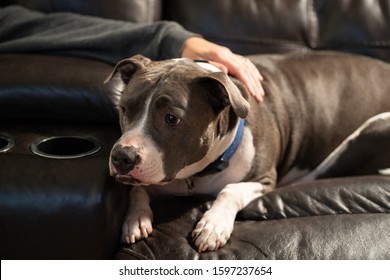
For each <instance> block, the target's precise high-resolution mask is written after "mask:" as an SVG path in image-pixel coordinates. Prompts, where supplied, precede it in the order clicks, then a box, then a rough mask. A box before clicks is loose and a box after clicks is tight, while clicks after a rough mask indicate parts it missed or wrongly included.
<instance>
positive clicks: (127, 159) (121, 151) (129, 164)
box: [111, 145, 141, 174]
mask: <svg viewBox="0 0 390 280" xmlns="http://www.w3.org/2000/svg"><path fill="white" fill-rule="evenodd" d="M140 161H141V157H140V156H139V155H138V153H137V149H136V148H134V147H133V146H130V147H122V146H120V145H116V146H115V147H114V149H113V151H112V153H111V162H112V164H113V165H114V167H115V168H116V169H117V171H118V172H120V173H123V174H125V173H127V172H129V171H131V170H133V169H134V167H135V166H136V165H137V164H139V163H140Z"/></svg>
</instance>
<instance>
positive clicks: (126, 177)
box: [115, 174, 145, 186]
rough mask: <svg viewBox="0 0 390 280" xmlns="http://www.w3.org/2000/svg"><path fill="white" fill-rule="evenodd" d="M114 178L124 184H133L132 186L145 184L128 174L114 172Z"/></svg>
mask: <svg viewBox="0 0 390 280" xmlns="http://www.w3.org/2000/svg"><path fill="white" fill-rule="evenodd" d="M115 180H116V181H117V182H119V183H122V184H124V185H133V186H141V185H145V184H143V183H142V182H141V181H140V180H138V179H136V178H134V177H131V176H129V175H121V174H116V175H115Z"/></svg>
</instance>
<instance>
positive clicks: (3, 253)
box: [0, 0, 390, 259]
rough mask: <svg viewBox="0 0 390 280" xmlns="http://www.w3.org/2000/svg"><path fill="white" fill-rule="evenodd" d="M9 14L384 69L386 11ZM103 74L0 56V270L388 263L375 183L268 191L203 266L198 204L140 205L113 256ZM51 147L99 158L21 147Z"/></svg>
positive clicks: (79, 64)
mask: <svg viewBox="0 0 390 280" xmlns="http://www.w3.org/2000/svg"><path fill="white" fill-rule="evenodd" d="M9 4H23V5H25V6H27V7H30V8H33V9H38V10H41V11H45V12H48V13H49V12H57V11H69V12H77V13H81V14H88V15H94V16H101V17H108V18H114V19H121V20H129V21H136V22H151V21H155V20H158V19H173V20H177V21H178V22H179V23H181V24H182V25H184V26H185V27H186V28H188V29H190V30H191V31H195V32H197V33H199V34H201V35H203V36H205V37H206V38H207V39H210V40H212V41H214V42H217V43H220V44H223V45H226V46H228V47H230V48H231V49H232V50H233V51H235V52H238V53H241V54H259V53H275V52H291V51H298V52H302V51H303V52H305V51H308V50H314V51H315V50H321V49H332V50H341V51H348V52H355V53H360V54H364V55H369V56H373V57H376V58H379V59H382V60H385V61H390V32H389V28H388V27H389V23H390V13H389V7H390V1H389V0H378V1H371V0H356V1H348V0H345V1H339V0H316V1H314V0H291V1H274V0H247V1H237V0H213V1H205V0H165V1H157V0H147V1H146V0H115V1H105V0H99V1H93V0H71V1H69V0H58V1H50V0H34V1H31V0H2V1H1V2H0V5H9ZM161 10H163V16H162V17H161ZM111 70H112V66H111V65H107V64H104V63H101V62H96V61H93V60H91V59H86V58H84V59H83V58H74V57H63V56H61V57H60V56H53V55H48V54H45V53H41V54H39V55H38V54H34V55H27V54H25V55H21V54H7V55H4V54H1V55H0V73H1V75H0V135H6V136H8V137H10V138H13V139H14V141H15V146H14V147H13V148H12V149H11V150H9V151H7V152H0V228H1V230H0V257H1V258H2V259H29V258H31V259H51V258H53V259H83V258H89V259H101V258H118V259H161V258H163V259H237V258H238V259H389V258H390V251H389V250H388V248H390V238H389V234H388V232H390V215H389V213H390V189H389V187H390V182H389V177H359V178H347V179H332V180H324V181H321V182H316V183H313V184H303V185H294V186H290V187H286V188H281V189H278V190H276V191H275V192H273V193H270V194H268V195H266V196H264V197H263V198H260V199H257V200H255V201H254V202H252V203H251V204H250V205H249V206H248V207H246V208H245V209H244V211H242V212H241V213H240V214H239V219H238V220H237V221H236V225H235V228H234V232H233V235H232V238H231V239H230V241H229V242H228V244H227V245H226V246H225V247H224V248H222V249H221V250H219V251H217V252H207V253H203V254H198V253H197V251H196V248H195V247H194V246H193V243H192V241H191V238H190V233H191V231H192V229H193V227H194V225H195V224H196V222H197V221H198V220H199V218H200V216H201V215H202V213H204V212H205V211H206V209H207V207H209V205H210V203H211V199H210V198H209V197H207V198H205V197H186V198H183V197H174V198H169V199H162V200H159V201H155V202H154V203H153V205H152V206H153V209H154V210H155V211H154V214H155V229H154V232H153V234H152V235H151V236H150V237H149V238H148V239H147V240H143V241H140V242H138V243H136V244H134V245H121V246H120V245H119V238H120V230H121V222H122V218H123V215H124V213H125V211H126V203H127V202H126V201H127V200H126V191H127V188H126V187H124V186H119V185H118V184H117V183H115V182H114V181H113V180H112V178H111V177H110V176H109V174H108V166H107V161H108V155H109V151H110V147H111V146H112V144H113V143H114V142H115V140H116V139H117V138H118V137H119V134H120V132H119V127H118V124H117V112H116V104H117V100H118V96H119V92H118V91H115V89H113V88H107V87H105V86H103V81H104V79H105V77H106V75H107V74H108V73H109V72H110V71H111ZM346 82H349V81H346ZM367 96H369V89H368V90H367ZM53 135H81V136H90V137H91V136H92V137H94V138H95V139H97V140H98V141H99V143H100V144H102V150H101V151H100V152H98V153H97V154H95V155H92V156H88V157H85V158H81V159H75V160H53V159H46V158H41V157H38V156H36V155H33V154H32V152H31V150H30V149H31V144H32V143H33V142H35V141H37V140H39V139H41V138H43V137H48V136H53ZM0 150H1V147H0ZM248 219H249V220H248Z"/></svg>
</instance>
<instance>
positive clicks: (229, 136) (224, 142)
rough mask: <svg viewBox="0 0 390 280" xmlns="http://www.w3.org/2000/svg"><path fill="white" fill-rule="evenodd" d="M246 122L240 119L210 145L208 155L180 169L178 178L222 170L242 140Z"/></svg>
mask: <svg viewBox="0 0 390 280" xmlns="http://www.w3.org/2000/svg"><path fill="white" fill-rule="evenodd" d="M244 124H245V121H244V120H242V119H238V121H237V123H236V125H235V127H234V129H232V130H231V131H229V132H227V133H226V135H225V136H224V137H222V138H221V139H219V140H216V141H215V142H214V143H213V145H212V146H211V147H210V149H209V151H208V152H207V154H206V156H205V157H203V158H202V159H201V160H200V161H198V162H195V163H193V164H190V165H188V166H186V167H184V168H183V169H182V170H180V171H179V172H178V173H177V175H176V179H186V178H189V177H191V176H194V175H195V176H205V175H208V174H211V173H215V172H220V171H222V170H223V169H224V168H225V167H226V166H227V164H228V161H229V159H230V158H231V157H232V155H233V154H234V152H235V151H236V149H237V147H238V145H239V144H240V142H241V139H242V135H243V132H244Z"/></svg>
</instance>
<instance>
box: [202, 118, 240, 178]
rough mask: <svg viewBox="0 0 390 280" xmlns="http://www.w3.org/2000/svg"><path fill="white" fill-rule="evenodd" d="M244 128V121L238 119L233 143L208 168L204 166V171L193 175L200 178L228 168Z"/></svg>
mask: <svg viewBox="0 0 390 280" xmlns="http://www.w3.org/2000/svg"><path fill="white" fill-rule="evenodd" d="M244 127H245V120H244V119H240V122H239V124H238V129H237V133H236V137H234V140H233V142H232V143H231V144H230V146H229V147H228V148H227V150H226V151H225V152H224V153H223V154H222V155H221V156H220V157H219V158H218V159H217V160H216V161H214V162H212V163H210V164H209V165H208V166H206V168H205V169H203V170H202V171H200V172H198V173H196V174H195V175H196V176H201V177H202V176H206V175H210V174H213V173H218V172H221V171H222V170H224V169H225V168H227V167H228V166H229V160H230V158H231V157H232V156H233V155H234V153H235V151H236V150H237V147H238V145H240V143H241V140H242V136H243V134H244Z"/></svg>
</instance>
